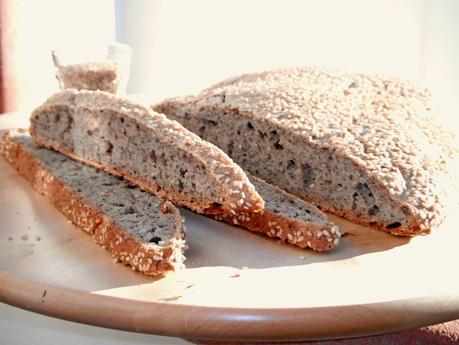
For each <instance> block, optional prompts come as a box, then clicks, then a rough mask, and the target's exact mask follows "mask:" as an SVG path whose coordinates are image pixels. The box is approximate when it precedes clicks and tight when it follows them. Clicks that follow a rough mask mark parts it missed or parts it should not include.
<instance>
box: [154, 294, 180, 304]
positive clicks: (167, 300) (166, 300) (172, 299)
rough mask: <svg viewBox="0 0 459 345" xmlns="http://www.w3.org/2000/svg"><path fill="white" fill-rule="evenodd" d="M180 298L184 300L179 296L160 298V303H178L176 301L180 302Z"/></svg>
mask: <svg viewBox="0 0 459 345" xmlns="http://www.w3.org/2000/svg"><path fill="white" fill-rule="evenodd" d="M180 298H182V296H180V295H177V296H171V297H164V298H160V299H159V300H158V301H161V302H174V301H176V300H178V299H180Z"/></svg>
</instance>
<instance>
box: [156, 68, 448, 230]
mask: <svg viewBox="0 0 459 345" xmlns="http://www.w3.org/2000/svg"><path fill="white" fill-rule="evenodd" d="M153 109H154V110H155V111H158V112H161V113H164V114H166V115H167V116H168V117H170V118H171V119H174V120H176V121H178V122H180V123H181V124H182V125H183V126H184V127H186V128H188V129H189V130H191V131H193V132H195V133H196V134H198V135H199V136H200V137H202V138H203V139H204V140H207V141H209V142H211V143H213V144H215V145H216V146H218V147H220V148H221V149H222V150H223V151H225V152H226V153H227V154H228V155H229V156H230V157H231V158H232V159H234V161H235V162H236V163H238V164H239V165H240V166H241V167H242V168H243V169H244V170H245V171H247V172H249V173H251V174H253V175H256V176H258V177H261V178H263V179H264V180H265V181H267V182H269V183H272V184H274V185H276V186H278V187H280V188H282V189H284V190H286V191H288V192H289V193H292V194H295V195H297V196H299V197H301V198H303V199H306V200H308V201H310V202H312V203H314V204H315V205H316V206H320V207H321V208H322V209H323V210H327V211H329V212H332V213H335V214H338V215H340V216H344V217H346V218H348V219H350V220H352V221H356V222H359V223H362V224H365V225H370V226H372V227H375V228H379V229H382V230H384V231H387V232H390V233H392V234H395V235H401V236H413V235H417V234H423V233H428V232H429V231H430V230H431V229H434V228H436V227H438V226H439V224H440V223H441V222H442V220H443V219H444V217H445V212H444V211H445V209H446V207H445V206H446V205H447V204H448V202H447V201H446V200H447V195H446V194H447V192H446V190H447V189H448V188H450V185H451V182H450V181H451V179H449V178H447V175H448V174H450V173H449V172H448V171H451V169H449V168H447V167H446V166H447V163H448V162H449V161H451V160H452V159H450V152H455V151H454V150H449V149H445V147H447V146H448V143H447V142H446V136H445V138H443V132H444V131H443V130H438V128H439V127H438V126H437V125H436V121H435V116H436V115H437V112H436V111H435V110H434V109H435V108H434V107H433V106H432V102H431V98H430V95H429V93H428V92H427V91H426V90H424V89H420V88H417V87H416V86H414V85H412V84H411V83H409V82H405V81H400V80H398V79H395V78H390V77H385V76H381V75H364V74H352V73H345V72H339V71H331V70H326V69H321V68H312V67H299V68H286V69H279V70H275V71H267V72H261V73H253V74H247V75H242V76H239V77H234V78H230V79H228V80H225V81H223V82H221V83H219V84H216V85H214V86H212V87H210V88H208V89H206V90H204V91H202V92H201V93H198V94H196V95H193V96H188V97H177V98H172V99H168V100H165V101H163V102H161V103H159V104H157V105H154V106H153ZM433 124H435V125H433ZM456 157H457V156H456Z"/></svg>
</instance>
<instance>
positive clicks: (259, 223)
mask: <svg viewBox="0 0 459 345" xmlns="http://www.w3.org/2000/svg"><path fill="white" fill-rule="evenodd" d="M249 179H250V181H251V182H252V183H253V185H254V186H255V189H256V190H257V192H258V193H259V194H260V196H261V197H262V198H263V200H265V210H264V213H263V214H260V213H259V214H256V215H254V216H252V218H251V219H248V220H245V219H242V220H241V221H240V225H241V226H242V227H244V228H247V229H249V230H251V231H255V232H260V233H263V234H265V235H267V236H269V237H276V238H279V239H281V240H282V241H284V242H287V243H290V244H293V245H296V246H298V247H300V248H306V247H309V248H311V249H313V250H314V251H319V252H321V251H326V250H330V249H332V248H334V247H336V245H337V244H338V242H339V239H340V237H341V233H340V230H339V228H338V227H337V226H336V225H335V224H333V223H332V222H330V221H329V220H328V218H327V216H326V215H325V214H324V213H323V212H321V211H320V210H319V209H318V208H317V207H315V206H313V205H311V204H310V203H308V202H307V201H304V200H302V199H299V198H297V197H295V196H294V195H291V194H289V193H286V192H284V191H283V190H281V189H279V188H277V187H275V186H273V185H271V184H269V183H266V182H265V181H263V180H262V179H260V178H257V177H255V176H250V175H249ZM225 220H226V221H228V222H229V223H231V219H225Z"/></svg>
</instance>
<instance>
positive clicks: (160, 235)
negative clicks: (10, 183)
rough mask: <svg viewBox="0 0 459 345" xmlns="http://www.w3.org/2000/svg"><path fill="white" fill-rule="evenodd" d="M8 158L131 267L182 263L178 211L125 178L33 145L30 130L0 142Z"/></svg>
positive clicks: (159, 270)
mask: <svg viewBox="0 0 459 345" xmlns="http://www.w3.org/2000/svg"><path fill="white" fill-rule="evenodd" d="M0 146H1V152H2V153H3V155H4V156H5V158H6V159H7V161H8V162H10V163H11V165H12V166H13V167H14V168H15V169H16V170H18V172H19V173H20V174H21V175H23V176H24V177H25V178H26V179H27V180H28V181H29V182H30V183H31V184H32V186H33V188H34V189H35V190H37V191H38V192H39V193H41V194H43V195H44V196H45V197H46V198H47V199H48V200H49V201H50V202H51V203H52V204H53V205H54V206H55V207H56V208H57V209H58V210H59V211H60V212H62V213H63V214H64V215H65V216H66V217H67V218H68V219H69V220H70V221H71V222H72V223H73V224H75V225H76V226H77V227H78V228H80V229H82V230H84V231H86V232H88V233H90V234H91V235H92V237H93V239H94V241H95V242H96V243H98V244H100V245H102V246H103V247H104V248H106V249H107V250H108V251H109V252H110V253H111V255H112V256H113V257H114V258H115V259H116V260H118V261H120V262H122V263H124V264H125V265H130V266H131V268H132V269H133V270H138V271H141V272H143V273H144V274H146V275H161V274H163V273H164V272H166V271H169V270H176V269H179V268H182V267H183V262H184V256H183V252H184V249H185V245H186V244H185V240H184V226H183V219H182V217H181V216H180V212H179V210H178V209H177V207H175V206H174V205H173V204H172V203H170V202H169V201H165V200H164V199H163V198H160V197H157V196H154V195H151V194H150V193H146V192H143V191H142V190H140V189H139V188H137V187H135V186H132V185H130V184H129V183H128V182H126V181H124V180H123V179H121V178H119V177H116V176H113V175H110V174H108V173H106V172H104V171H102V170H99V169H96V168H93V167H91V166H87V165H85V164H82V163H79V162H77V161H74V160H72V159H70V158H68V157H66V156H65V155H62V154H60V153H58V152H54V151H51V150H48V149H46V148H38V147H36V146H35V145H34V143H33V141H32V139H31V137H30V136H29V134H28V133H27V132H26V131H23V130H17V131H10V132H9V133H7V134H6V135H5V136H4V137H3V140H2V142H1V143H0Z"/></svg>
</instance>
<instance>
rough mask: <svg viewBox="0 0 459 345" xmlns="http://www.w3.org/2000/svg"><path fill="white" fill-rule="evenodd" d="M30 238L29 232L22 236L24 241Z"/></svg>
mask: <svg viewBox="0 0 459 345" xmlns="http://www.w3.org/2000/svg"><path fill="white" fill-rule="evenodd" d="M28 239H29V235H27V234H24V235H22V236H21V240H23V241H27V240H28Z"/></svg>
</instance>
